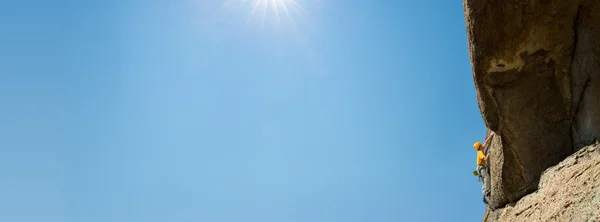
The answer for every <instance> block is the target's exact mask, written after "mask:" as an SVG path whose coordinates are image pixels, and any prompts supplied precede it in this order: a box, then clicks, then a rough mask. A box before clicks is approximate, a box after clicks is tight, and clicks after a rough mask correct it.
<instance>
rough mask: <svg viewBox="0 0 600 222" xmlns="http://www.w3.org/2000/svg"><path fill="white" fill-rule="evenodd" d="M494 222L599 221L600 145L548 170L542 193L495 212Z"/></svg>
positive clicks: (487, 220) (489, 215) (488, 217)
mask: <svg viewBox="0 0 600 222" xmlns="http://www.w3.org/2000/svg"><path fill="white" fill-rule="evenodd" d="M483 221H484V222H492V221H540V222H541V221H595V222H599V221H600V145H595V146H589V147H585V148H583V149H581V150H579V151H578V152H577V153H575V154H573V155H571V156H570V157H568V158H567V159H566V160H564V161H562V162H561V163H560V164H558V165H556V166H554V167H551V168H549V169H548V170H546V171H545V172H544V173H543V175H542V177H541V180H540V183H539V189H538V190H537V191H536V192H534V193H532V194H529V195H527V196H525V197H523V198H522V199H521V200H519V201H518V202H517V203H516V204H510V205H508V206H506V207H504V208H502V209H498V210H495V211H492V210H490V209H489V208H488V210H487V211H486V213H485V215H484V218H483Z"/></svg>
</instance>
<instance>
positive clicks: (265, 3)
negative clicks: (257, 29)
mask: <svg viewBox="0 0 600 222" xmlns="http://www.w3.org/2000/svg"><path fill="white" fill-rule="evenodd" d="M257 1H260V2H262V5H263V13H262V28H264V27H265V20H267V10H268V9H269V0H257Z"/></svg>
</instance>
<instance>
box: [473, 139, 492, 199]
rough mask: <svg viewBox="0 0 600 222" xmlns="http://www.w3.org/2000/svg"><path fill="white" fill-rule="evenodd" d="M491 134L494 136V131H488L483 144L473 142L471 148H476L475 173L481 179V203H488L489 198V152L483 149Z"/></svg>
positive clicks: (487, 143)
mask: <svg viewBox="0 0 600 222" xmlns="http://www.w3.org/2000/svg"><path fill="white" fill-rule="evenodd" d="M492 136H494V132H491V133H490V135H489V136H488V138H486V140H485V142H484V143H483V145H482V144H481V143H480V142H479V141H477V142H475V144H473V148H475V150H477V174H478V175H479V177H480V179H481V181H482V187H481V192H482V194H483V203H485V204H487V203H488V201H487V199H486V198H489V196H490V173H489V171H488V167H487V161H488V157H489V154H487V155H486V154H485V153H484V152H483V151H484V150H485V148H486V147H487V146H488V145H489V142H490V139H491V138H492Z"/></svg>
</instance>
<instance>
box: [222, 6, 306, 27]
mask: <svg viewBox="0 0 600 222" xmlns="http://www.w3.org/2000/svg"><path fill="white" fill-rule="evenodd" d="M232 3H237V4H238V5H239V6H241V7H243V8H247V9H248V17H247V21H246V22H247V23H249V24H250V23H252V24H256V23H258V24H260V25H261V26H262V27H265V23H267V22H269V23H271V24H274V25H276V26H282V25H284V24H287V23H289V24H291V25H293V26H296V21H295V20H294V18H295V17H298V16H302V15H304V14H306V11H305V9H304V8H303V7H302V4H301V3H300V2H299V0H229V1H227V2H226V3H225V6H231V4H232Z"/></svg>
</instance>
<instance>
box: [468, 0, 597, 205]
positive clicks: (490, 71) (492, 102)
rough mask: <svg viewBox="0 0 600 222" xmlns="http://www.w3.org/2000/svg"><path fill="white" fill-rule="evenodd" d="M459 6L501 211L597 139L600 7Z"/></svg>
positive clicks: (474, 2) (477, 2)
mask: <svg viewBox="0 0 600 222" xmlns="http://www.w3.org/2000/svg"><path fill="white" fill-rule="evenodd" d="M463 4H464V8H465V22H466V26H467V37H468V42H469V52H470V59H471V64H472V69H473V78H474V82H475V87H476V90H477V98H478V103H479V107H480V109H481V113H482V116H483V119H484V122H485V123H486V125H487V126H488V128H490V129H491V130H493V131H494V132H496V134H497V136H496V137H495V138H494V139H493V141H492V146H491V148H490V151H489V153H490V174H491V178H492V186H491V189H492V190H491V191H492V193H491V197H490V204H489V206H490V207H492V208H500V207H504V206H505V205H506V204H508V203H514V202H517V201H519V199H521V198H522V197H523V196H524V195H526V194H528V193H531V192H533V191H535V190H536V189H537V186H538V182H539V179H540V176H541V174H542V172H543V171H544V170H546V169H547V168H548V167H550V166H553V165H556V164H557V163H559V162H560V161H561V160H563V159H564V158H566V157H567V156H569V155H570V154H572V153H573V152H575V151H576V150H578V149H579V148H580V147H583V146H586V145H590V144H592V143H593V141H595V140H596V139H598V138H600V136H599V135H600V1H578V0H552V1H551V0H521V1H512V0H507V1H482V0H463Z"/></svg>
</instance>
